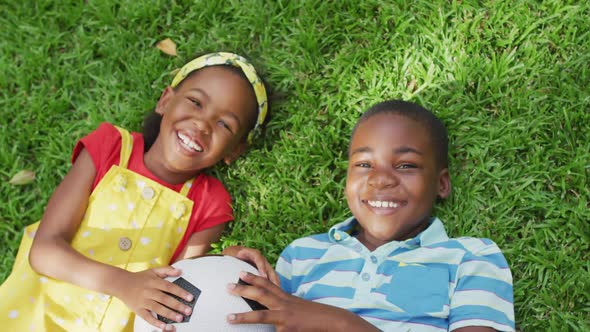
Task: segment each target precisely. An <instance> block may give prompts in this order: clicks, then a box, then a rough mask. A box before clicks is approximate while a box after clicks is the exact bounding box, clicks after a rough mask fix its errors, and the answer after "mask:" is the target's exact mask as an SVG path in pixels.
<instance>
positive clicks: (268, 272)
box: [222, 246, 281, 286]
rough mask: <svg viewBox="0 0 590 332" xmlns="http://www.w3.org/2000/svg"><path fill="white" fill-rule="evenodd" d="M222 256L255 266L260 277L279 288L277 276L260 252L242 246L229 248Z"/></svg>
mask: <svg viewBox="0 0 590 332" xmlns="http://www.w3.org/2000/svg"><path fill="white" fill-rule="evenodd" d="M222 254H224V255H226V256H233V257H236V258H239V259H241V260H243V261H246V262H250V263H252V264H254V265H255V266H256V268H257V269H258V272H259V273H260V276H261V277H263V278H267V279H269V280H270V281H271V282H272V283H273V284H275V285H277V286H280V284H281V282H280V281H279V276H278V275H277V273H276V272H275V270H274V268H273V267H272V265H270V263H269V262H268V260H266V258H265V257H264V256H263V255H262V253H261V252H260V250H257V249H253V248H248V247H244V246H230V247H227V248H225V249H224V250H223V252H222Z"/></svg>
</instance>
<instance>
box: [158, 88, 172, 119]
mask: <svg viewBox="0 0 590 332" xmlns="http://www.w3.org/2000/svg"><path fill="white" fill-rule="evenodd" d="M174 94H175V91H174V89H173V88H172V87H170V86H167V87H166V88H165V89H164V91H162V95H161V96H160V99H159V100H158V104H156V113H158V114H160V115H163V114H164V111H165V110H166V105H167V104H168V102H169V101H170V98H172V96H174Z"/></svg>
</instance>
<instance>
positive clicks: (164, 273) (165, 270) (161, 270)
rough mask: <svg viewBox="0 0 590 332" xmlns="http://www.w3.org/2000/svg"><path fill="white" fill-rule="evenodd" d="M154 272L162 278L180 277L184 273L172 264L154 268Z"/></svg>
mask: <svg viewBox="0 0 590 332" xmlns="http://www.w3.org/2000/svg"><path fill="white" fill-rule="evenodd" d="M152 271H154V273H155V274H156V275H157V276H158V277H160V278H166V277H178V276H180V275H181V274H182V271H181V270H179V269H177V268H174V267H172V266H162V267H157V268H154V269H152Z"/></svg>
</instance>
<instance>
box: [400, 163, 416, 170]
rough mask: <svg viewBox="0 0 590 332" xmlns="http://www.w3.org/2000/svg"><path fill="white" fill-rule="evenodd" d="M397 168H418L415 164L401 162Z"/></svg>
mask: <svg viewBox="0 0 590 332" xmlns="http://www.w3.org/2000/svg"><path fill="white" fill-rule="evenodd" d="M397 168H399V169H410V168H416V165H414V164H401V165H399V166H398V167H397Z"/></svg>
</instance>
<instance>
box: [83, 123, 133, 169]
mask: <svg viewBox="0 0 590 332" xmlns="http://www.w3.org/2000/svg"><path fill="white" fill-rule="evenodd" d="M120 141H121V134H120V133H119V131H118V130H117V128H115V126H113V125H112V124H110V123H107V122H104V123H101V124H100V126H98V128H96V129H95V130H94V131H93V132H91V133H90V134H88V135H86V136H84V137H83V138H82V139H80V140H79V141H78V143H76V146H75V147H74V151H73V152H72V163H73V162H75V161H76V158H78V156H79V155H80V152H81V151H82V149H86V151H88V154H89V155H90V157H91V158H92V161H93V162H94V166H95V167H96V168H97V169H99V168H100V166H101V164H102V163H103V161H105V160H108V159H112V157H116V159H117V160H115V162H116V163H118V162H119V158H118V155H119V151H120Z"/></svg>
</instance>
